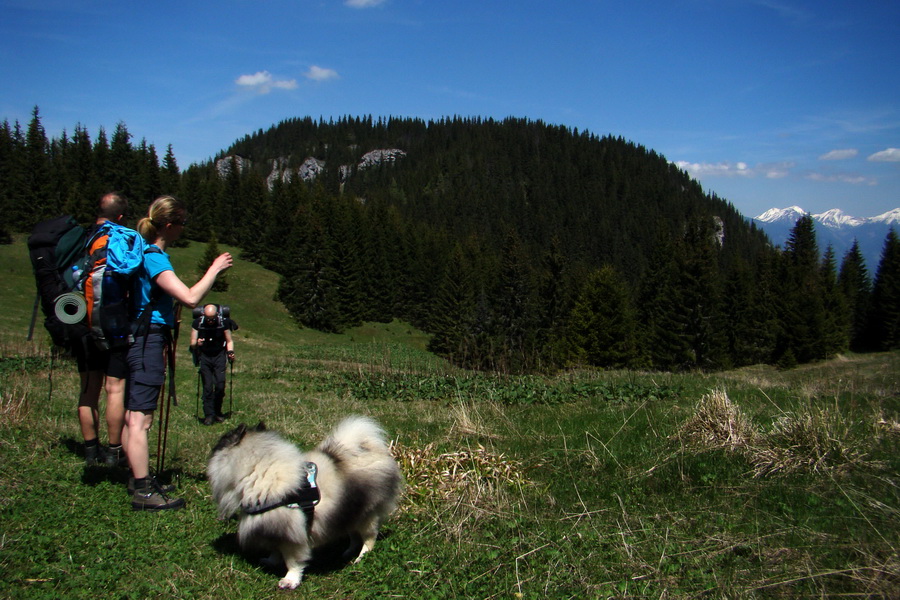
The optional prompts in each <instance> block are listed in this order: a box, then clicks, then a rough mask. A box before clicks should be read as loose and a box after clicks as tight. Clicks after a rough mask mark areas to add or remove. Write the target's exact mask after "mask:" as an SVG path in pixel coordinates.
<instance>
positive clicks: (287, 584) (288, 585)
mask: <svg viewBox="0 0 900 600" xmlns="http://www.w3.org/2000/svg"><path fill="white" fill-rule="evenodd" d="M301 579H302V577H285V578H284V579H282V580H281V581H279V582H278V589H280V590H295V589H297V586H299V585H300V580H301Z"/></svg>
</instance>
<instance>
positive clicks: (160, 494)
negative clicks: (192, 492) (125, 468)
mask: <svg viewBox="0 0 900 600" xmlns="http://www.w3.org/2000/svg"><path fill="white" fill-rule="evenodd" d="M183 507H184V498H170V497H169V495H168V494H167V493H166V492H165V491H164V490H163V487H162V486H161V485H160V484H159V482H158V481H156V477H152V476H151V477H146V478H144V479H135V480H134V493H133V494H132V495H131V508H132V509H133V510H177V509H179V508H183Z"/></svg>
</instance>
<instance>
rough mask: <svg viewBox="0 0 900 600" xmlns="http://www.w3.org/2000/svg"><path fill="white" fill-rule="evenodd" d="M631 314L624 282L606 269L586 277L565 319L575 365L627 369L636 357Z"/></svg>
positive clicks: (634, 324)
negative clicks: (567, 318)
mask: <svg viewBox="0 0 900 600" xmlns="http://www.w3.org/2000/svg"><path fill="white" fill-rule="evenodd" d="M636 329H637V325H636V321H635V311H634V307H633V305H632V301H631V297H630V294H629V292H628V289H627V287H626V284H625V281H624V280H623V279H622V277H620V276H619V275H618V273H616V272H615V270H614V269H613V268H612V267H610V266H605V267H603V268H601V269H600V270H598V271H594V272H593V273H591V275H590V276H589V277H588V279H587V281H586V282H585V284H584V287H583V288H582V290H581V292H580V293H579V295H578V299H577V300H576V301H575V306H574V307H573V309H572V313H571V315H570V317H569V327H568V331H569V340H570V346H571V347H572V348H573V349H574V351H575V356H576V359H577V362H580V363H582V364H588V365H591V366H595V367H603V368H610V369H617V368H624V367H628V366H631V364H632V361H633V360H634V359H635V357H636V355H637V349H636V344H635V342H636Z"/></svg>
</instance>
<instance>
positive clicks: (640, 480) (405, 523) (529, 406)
mask: <svg viewBox="0 0 900 600" xmlns="http://www.w3.org/2000/svg"><path fill="white" fill-rule="evenodd" d="M203 250H204V248H203V246H202V245H201V244H193V245H191V246H190V247H188V248H186V249H177V250H174V251H173V257H174V260H175V264H176V269H177V270H178V271H180V272H181V273H188V272H190V271H191V270H192V269H193V268H194V266H195V265H196V263H197V262H198V261H199V259H200V255H201V254H202V252H203ZM0 265H2V266H0V269H2V273H3V275H4V278H5V279H6V282H7V285H6V286H4V287H3V288H0V305H2V306H3V310H2V311H0V597H4V598H17V599H32V598H48V599H49V598H53V599H56V598H91V599H93V598H135V599H137V598H210V599H212V598H217V599H219V598H270V597H272V598H274V597H284V596H285V595H286V594H285V593H284V592H280V593H279V592H277V591H276V589H275V584H276V582H277V580H278V577H279V576H280V575H278V574H275V573H271V572H268V571H266V570H265V569H263V568H262V567H260V566H259V565H258V564H257V563H256V561H255V560H254V557H249V556H244V555H242V554H241V553H240V552H238V550H237V547H236V542H235V538H234V532H235V523H234V522H233V521H228V522H221V521H217V520H216V517H215V509H214V507H213V505H212V502H211V499H210V491H209V487H208V484H207V482H206V480H205V475H204V470H205V463H206V459H207V456H208V453H209V451H210V448H211V447H212V445H213V444H214V443H215V442H216V440H217V439H218V437H219V436H220V435H221V433H222V432H223V431H224V430H225V427H224V426H218V427H212V428H210V427H201V426H199V425H198V423H197V420H196V418H195V411H196V398H197V394H196V392H197V388H196V384H197V375H196V371H195V370H194V369H193V367H192V366H191V363H190V360H189V356H188V354H187V352H186V349H185V348H186V344H185V342H184V340H185V338H184V337H182V341H181V343H180V344H179V346H180V350H179V353H178V369H177V383H178V392H179V398H180V404H179V406H178V407H177V408H174V409H173V410H172V413H171V419H170V423H169V442H168V447H167V453H166V473H164V474H163V475H164V477H166V478H171V479H172V480H173V481H175V482H176V483H177V484H178V486H179V490H180V493H181V494H182V495H183V496H184V497H185V498H186V500H187V507H186V508H185V509H184V510H182V511H178V512H174V513H171V514H157V515H153V514H141V513H133V512H132V511H131V509H130V502H129V499H128V496H127V494H126V493H125V489H124V481H125V479H124V478H125V477H126V474H125V473H123V472H121V471H115V470H109V469H104V468H95V469H85V467H84V465H83V458H82V456H81V446H80V439H79V433H78V427H77V423H76V419H75V397H76V395H77V373H75V370H74V367H73V366H72V365H71V364H70V363H67V362H61V361H58V360H55V361H51V357H50V354H49V352H48V348H47V345H46V341H45V335H44V334H43V329H41V328H40V325H38V330H37V333H38V336H37V339H36V340H35V341H33V342H26V341H25V336H26V334H27V329H28V321H29V319H30V311H31V307H32V303H33V292H32V290H33V281H32V279H31V273H30V268H29V266H28V263H27V258H26V256H25V250H24V245H23V243H22V240H21V239H18V240H17V242H16V244H14V245H12V246H0ZM185 279H186V280H188V282H189V283H192V282H193V279H192V278H191V276H185ZM229 283H230V286H231V287H230V291H229V292H228V293H226V294H218V295H214V296H211V297H210V299H211V300H213V301H216V302H220V303H223V304H228V305H229V306H231V309H232V314H233V316H234V318H235V319H236V320H237V321H238V323H239V324H240V326H241V329H240V330H239V331H238V332H237V333H236V336H235V337H236V344H237V355H238V360H237V362H236V364H235V368H234V377H233V406H232V408H233V412H234V414H233V417H232V420H231V421H230V422H229V423H228V426H229V427H230V426H231V425H234V424H236V423H238V422H241V421H243V422H247V423H256V422H257V421H259V420H263V421H265V422H266V423H267V424H268V425H269V427H271V428H274V429H277V430H279V431H281V432H283V433H284V434H285V435H286V436H287V437H289V438H290V439H291V440H293V441H295V442H296V443H297V444H299V445H302V446H304V447H308V446H310V445H312V444H314V443H316V442H317V441H318V440H319V439H320V438H321V437H322V436H323V435H325V434H326V433H327V431H328V429H329V428H330V427H331V426H333V425H334V424H335V423H336V422H337V421H338V420H340V418H342V417H343V416H345V415H347V414H349V413H365V414H369V415H372V416H373V417H375V418H376V419H378V420H379V421H381V422H382V423H383V424H384V426H385V427H386V429H387V430H388V431H389V433H390V435H391V437H392V438H393V440H394V443H395V450H396V454H397V456H398V460H400V463H401V465H402V467H403V470H404V474H405V476H406V478H407V484H408V485H407V493H406V495H405V497H404V500H403V503H402V506H401V509H400V511H399V512H398V513H397V514H396V515H395V516H394V517H393V518H391V519H390V520H389V521H388V522H387V524H386V526H385V527H384V531H383V536H382V539H381V540H379V542H378V545H377V546H376V549H375V551H374V552H372V553H371V554H369V555H367V556H366V557H365V559H364V560H363V561H361V562H360V563H359V564H357V565H346V566H341V565H335V564H333V563H330V562H328V561H324V562H319V563H318V564H317V565H315V566H314V568H312V569H310V572H309V573H308V574H307V577H306V579H305V580H304V582H303V583H302V585H301V587H300V588H299V589H298V590H297V591H295V592H293V593H291V594H292V595H296V596H298V597H300V596H302V597H320V598H387V597H398V598H416V599H418V598H456V597H460V598H606V597H617V598H618V597H623V598H624V597H641V598H667V599H669V598H698V597H709V598H795V597H816V598H831V597H844V596H852V597H871V598H887V597H892V596H895V594H896V590H897V589H900V556H898V544H900V535H898V534H900V518H898V517H900V493H898V489H900V488H898V484H900V481H898V473H900V453H898V450H900V428H898V421H900V354H898V353H888V354H876V355H867V356H856V355H851V356H847V357H843V358H841V359H839V360H834V361H830V362H827V363H819V364H815V365H809V366H805V367H803V368H799V369H795V370H792V371H778V370H775V369H771V368H768V367H752V368H747V369H741V370H739V371H733V372H727V373H719V374H683V375H672V374H659V373H637V372H578V371H576V372H570V373H563V374H560V375H558V376H555V377H507V376H499V375H496V376H495V375H489V374H476V373H471V372H466V371H461V370H459V369H455V368H453V367H452V366H451V365H448V364H447V363H446V362H445V361H442V360H440V359H438V358H436V357H434V356H432V355H430V354H428V353H427V352H426V351H425V350H424V348H425V345H426V343H427V336H425V335H424V334H422V333H421V332H419V331H416V330H415V329H413V328H411V327H409V326H408V325H406V324H404V323H399V322H394V323H388V324H366V325H364V326H362V327H359V328H356V329H353V330H351V331H348V332H346V333H344V334H341V335H327V334H323V333H320V332H316V331H310V330H306V329H300V328H298V327H297V326H296V325H295V324H294V323H293V322H292V321H291V319H290V317H289V315H287V313H286V312H285V311H284V309H283V307H281V305H279V304H278V303H277V302H275V301H274V300H273V294H274V288H275V285H276V277H275V276H274V275H273V274H272V273H269V272H266V271H264V270H262V269H260V268H259V267H258V266H256V265H252V264H249V263H246V262H243V261H240V260H239V261H237V262H236V265H235V267H234V268H233V270H232V271H231V273H230V274H229ZM184 335H186V334H185V333H182V336H184ZM51 364H52V366H53V370H52V378H51V371H50V367H51ZM716 390H719V391H723V392H724V393H725V394H727V398H728V399H729V403H727V404H725V405H719V406H718V408H719V412H715V411H714V410H704V406H706V405H705V404H704V401H705V400H706V399H709V398H711V397H714V392H715V391H716ZM228 402H229V399H228V396H226V408H228ZM738 425H743V427H744V428H743V429H741V428H739V427H738ZM729 428H730V429H729ZM157 431H158V428H157V425H154V429H153V431H152V432H151V433H152V442H151V447H152V448H155V445H156V437H155V434H156V432H157ZM728 432H730V433H731V434H732V435H731V436H730V437H728V438H727V439H726V438H724V437H723V436H724V435H727V434H728ZM704 433H706V434H708V435H706V437H704V436H703V435H701V434H704ZM738 433H741V434H742V435H737V434H738ZM765 461H769V462H765ZM151 462H155V460H152V461H151ZM761 464H766V465H769V466H770V467H771V466H774V467H775V468H771V469H770V470H769V471H766V472H765V473H766V474H761V469H760V465H761Z"/></svg>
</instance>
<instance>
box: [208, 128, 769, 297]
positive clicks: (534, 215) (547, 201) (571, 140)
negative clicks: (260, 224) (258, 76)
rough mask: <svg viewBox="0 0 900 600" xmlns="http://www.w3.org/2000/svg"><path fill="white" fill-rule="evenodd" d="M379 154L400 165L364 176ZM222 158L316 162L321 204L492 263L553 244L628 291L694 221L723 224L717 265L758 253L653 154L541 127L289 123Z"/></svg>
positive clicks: (756, 240) (716, 202)
mask: <svg viewBox="0 0 900 600" xmlns="http://www.w3.org/2000/svg"><path fill="white" fill-rule="evenodd" d="M378 150H400V151H402V153H403V154H397V155H391V156H390V159H391V160H388V161H382V162H380V163H377V162H376V164H375V165H372V166H364V163H362V161H363V160H364V157H366V155H367V154H368V155H370V158H369V161H368V162H369V164H371V162H372V158H371V154H372V153H373V151H378ZM225 156H238V157H241V158H242V159H246V160H249V161H250V164H251V165H252V166H250V168H252V169H255V170H257V172H258V174H259V175H260V176H262V177H266V178H270V182H271V179H273V178H274V177H277V176H279V175H282V174H283V173H284V172H285V171H287V172H289V173H291V175H293V176H294V177H297V176H298V175H297V172H298V169H299V170H300V173H301V174H305V175H306V177H307V178H310V177H311V176H312V175H310V174H308V173H309V170H308V167H309V166H310V164H311V162H310V160H309V159H310V158H312V159H315V161H316V162H315V164H314V165H313V167H314V168H315V169H322V170H321V171H320V172H318V174H317V175H315V180H316V182H317V183H320V184H321V185H322V188H323V190H324V192H325V193H328V194H338V193H341V192H342V193H343V195H344V196H348V197H355V198H360V199H365V201H366V202H371V203H375V204H378V205H380V206H391V207H394V208H395V209H396V210H397V211H398V213H399V215H400V216H401V217H402V218H404V219H408V220H409V221H410V222H413V223H418V224H427V225H429V226H430V227H432V228H434V229H436V230H438V231H441V232H443V233H445V234H446V235H448V236H450V237H451V238H452V239H453V240H455V241H462V240H466V239H470V240H477V243H478V244H479V245H481V246H483V247H485V248H487V249H491V250H492V251H493V254H495V255H498V254H499V251H500V249H501V248H502V247H503V245H504V244H505V243H506V237H507V235H508V234H509V233H510V232H515V234H516V235H517V236H518V237H519V240H520V242H521V243H522V244H523V246H524V247H525V248H526V251H527V252H528V254H529V255H531V256H538V255H540V254H541V253H542V252H544V251H546V249H548V248H549V247H550V246H551V242H552V240H554V238H555V239H557V240H558V243H559V251H560V252H561V253H562V254H563V255H564V256H566V257H567V258H568V259H570V260H573V261H576V262H578V263H581V264H583V265H585V266H587V267H598V266H600V265H604V264H609V265H612V266H614V267H615V268H616V269H617V270H619V271H620V272H621V273H623V274H625V275H626V276H627V277H628V278H629V279H630V280H631V281H632V282H636V281H637V280H638V279H639V278H640V277H641V276H642V275H643V274H644V273H645V272H646V269H647V266H648V260H649V255H650V252H651V250H652V248H653V247H654V245H655V244H656V242H657V241H658V240H659V239H660V237H661V236H663V237H670V236H672V235H676V234H678V233H679V232H682V231H683V230H684V228H685V224H686V223H688V222H691V221H694V220H697V219H703V218H710V217H717V218H718V219H719V220H720V222H721V225H722V226H723V228H724V235H725V238H726V240H727V241H726V243H725V245H724V247H723V252H724V254H725V255H736V256H743V257H745V258H749V257H751V256H754V255H756V254H757V253H758V251H759V249H760V247H761V246H762V245H763V244H764V243H765V239H764V236H763V235H762V234H761V233H760V232H758V231H756V230H755V227H754V226H753V225H751V224H748V221H747V220H745V219H744V218H743V217H742V216H741V215H740V214H739V213H738V212H737V211H736V210H735V209H734V207H733V206H732V205H731V204H729V203H728V202H726V201H724V200H722V199H720V198H717V197H715V196H714V195H709V194H706V193H704V192H703V190H702V189H701V188H700V186H699V185H698V184H697V183H696V182H695V181H694V180H692V179H691V178H690V177H688V175H686V174H685V173H684V172H682V171H680V170H679V169H678V168H676V167H675V166H674V165H672V164H671V163H669V162H668V161H667V160H666V159H665V158H664V157H662V156H660V155H658V154H656V153H655V152H653V151H652V150H647V149H645V148H644V147H642V146H639V145H636V144H633V143H631V142H627V141H625V140H623V139H622V138H614V137H598V136H596V135H594V134H591V133H588V132H578V131H577V130H574V131H573V130H571V129H569V128H565V127H559V126H550V125H545V124H543V123H541V122H534V121H526V120H522V119H506V120H504V121H493V120H481V119H462V118H454V119H444V120H440V121H431V122H427V123H426V122H424V121H421V120H417V119H378V120H373V119H372V118H345V119H342V120H339V121H336V122H334V121H329V122H323V121H316V120H313V119H311V118H303V119H292V120H288V121H284V122H282V123H280V124H279V125H277V126H275V127H273V128H271V129H269V130H268V131H259V132H257V133H255V134H253V135H248V136H247V137H245V138H244V139H242V140H240V141H238V142H237V143H236V144H234V145H233V146H232V147H231V148H230V149H228V150H227V151H226V152H225ZM374 160H375V161H377V160H378V156H377V155H376V157H375V159H374ZM304 163H305V166H304ZM244 164H245V165H246V163H244ZM289 176H290V175H289ZM342 184H343V185H342Z"/></svg>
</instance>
